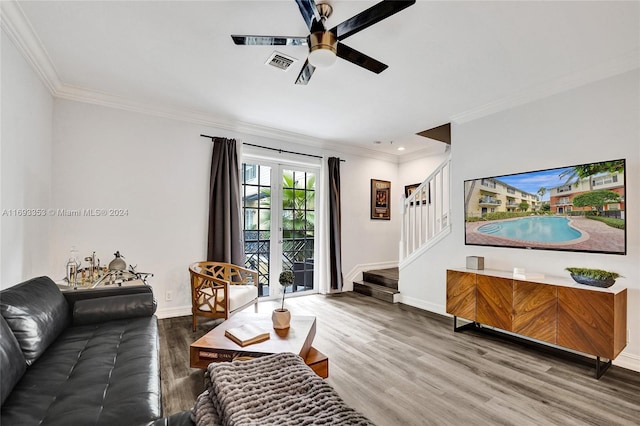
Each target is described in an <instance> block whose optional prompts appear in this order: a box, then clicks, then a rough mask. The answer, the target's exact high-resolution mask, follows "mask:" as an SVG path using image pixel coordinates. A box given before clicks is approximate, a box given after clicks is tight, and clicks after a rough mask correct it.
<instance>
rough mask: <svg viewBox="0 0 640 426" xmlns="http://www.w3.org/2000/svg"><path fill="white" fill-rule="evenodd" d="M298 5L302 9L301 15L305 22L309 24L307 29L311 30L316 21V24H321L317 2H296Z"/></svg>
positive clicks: (303, 0)
mask: <svg viewBox="0 0 640 426" xmlns="http://www.w3.org/2000/svg"><path fill="white" fill-rule="evenodd" d="M296 3H297V4H298V7H299V8H300V13H301V14H302V18H303V19H304V22H306V23H307V27H308V28H309V30H311V25H313V20H314V19H315V20H316V22H320V13H318V8H317V7H316V2H315V1H314V0H296Z"/></svg>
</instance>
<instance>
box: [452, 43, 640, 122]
mask: <svg viewBox="0 0 640 426" xmlns="http://www.w3.org/2000/svg"><path fill="white" fill-rule="evenodd" d="M638 68H640V52H639V51H638V50H633V51H631V52H628V53H627V54H625V55H622V56H619V57H618V58H615V59H614V60H611V61H607V62H603V63H600V64H598V65H596V66H594V67H591V68H589V69H586V70H581V71H578V72H575V73H572V74H568V75H565V76H564V77H561V78H558V79H555V80H552V81H547V82H544V83H541V84H538V85H535V86H531V87H529V88H526V89H523V90H521V91H519V92H517V93H515V94H513V95H510V96H506V97H504V98H502V99H499V100H497V101H494V102H490V103H488V104H485V105H482V106H479V107H477V108H472V109H470V110H468V111H465V112H463V113H460V114H456V115H454V116H452V117H451V122H455V123H456V124H462V123H466V122H469V121H473V120H476V119H478V118H482V117H486V116H488V115H491V114H495V113H497V112H501V111H505V110H507V109H511V108H515V107H517V106H520V105H524V104H527V103H530V102H533V101H536V100H539V99H543V98H546V97H549V96H552V95H555V94H558V93H561V92H565V91H567V90H571V89H575V88H577V87H580V86H584V85H586V84H589V83H593V82H595V81H598V80H603V79H605V78H609V77H613V76H615V75H618V74H623V73H625V72H628V71H632V70H634V69H638Z"/></svg>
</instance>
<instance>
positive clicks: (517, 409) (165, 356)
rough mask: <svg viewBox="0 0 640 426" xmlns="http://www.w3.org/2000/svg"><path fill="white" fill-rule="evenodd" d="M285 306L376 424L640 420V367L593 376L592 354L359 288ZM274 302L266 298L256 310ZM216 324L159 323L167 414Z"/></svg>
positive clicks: (183, 395)
mask: <svg viewBox="0 0 640 426" xmlns="http://www.w3.org/2000/svg"><path fill="white" fill-rule="evenodd" d="M285 304H286V306H287V307H288V308H289V310H291V311H292V313H293V314H299V315H315V316H316V317H317V333H316V338H315V340H314V346H315V347H316V348H318V349H319V350H320V351H321V352H323V353H325V354H326V355H328V356H329V378H328V379H327V381H328V382H329V383H330V384H331V385H332V386H333V387H334V388H335V389H336V391H337V392H338V393H339V394H340V395H341V396H342V398H343V399H344V400H345V402H346V403H347V404H349V405H350V406H352V407H353V408H355V409H357V410H358V411H360V412H362V413H363V414H364V415H366V416H367V417H369V418H370V419H371V420H372V421H373V422H374V423H376V424H377V425H378V426H386V425H389V426H396V425H474V426H475V425H518V426H521V425H535V426H540V425H639V424H640V373H638V372H634V371H631V370H626V369H624V368H620V367H617V366H612V367H611V369H609V371H607V372H606V373H605V375H604V376H603V377H602V378H601V379H600V380H596V379H595V378H594V377H593V374H594V365H593V363H592V360H591V359H587V358H584V357H580V356H577V355H572V354H567V353H566V352H564V351H558V350H553V349H547V348H544V347H540V346H535V345H534V346H531V345H530V344H528V343H525V342H521V341H511V340H509V339H506V338H504V337H503V336H501V335H499V334H495V333H491V332H479V331H473V330H470V331H464V332H461V333H454V332H453V331H452V320H451V318H447V317H444V316H440V315H436V314H432V313H428V312H424V311H421V310H419V309H415V308H412V307H409V306H406V305H401V304H395V305H394V304H389V303H386V302H381V301H379V300H376V299H373V298H370V297H366V296H362V295H359V294H356V293H344V294H337V295H328V296H324V295H314V296H305V297H292V298H288V299H287V300H286V302H285ZM275 306H276V303H275V302H261V303H260V304H259V311H260V312H271V311H272V310H273V309H274V308H275ZM248 309H249V310H253V307H250V308H248ZM219 322H220V320H215V321H206V320H199V323H198V329H197V331H196V332H192V331H191V317H190V316H186V317H179V318H169V319H163V320H160V348H161V351H160V357H161V360H160V361H161V374H162V393H163V396H162V399H163V406H164V414H165V415H169V414H172V413H175V412H178V411H181V410H185V409H190V408H191V407H192V406H193V403H194V401H195V398H196V396H197V395H198V394H199V393H200V392H202V390H203V371H202V370H198V369H191V368H189V344H190V343H192V342H193V341H195V340H196V339H198V338H199V337H200V336H202V335H203V334H205V333H206V332H207V331H209V330H210V329H211V328H212V327H214V326H215V325H217V324H218V323H219Z"/></svg>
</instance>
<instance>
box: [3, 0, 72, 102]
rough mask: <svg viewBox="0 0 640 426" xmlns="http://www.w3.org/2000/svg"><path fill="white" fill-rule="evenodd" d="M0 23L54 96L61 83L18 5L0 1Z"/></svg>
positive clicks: (4, 0) (13, 2)
mask: <svg viewBox="0 0 640 426" xmlns="http://www.w3.org/2000/svg"><path fill="white" fill-rule="evenodd" d="M0 25H1V26H2V30H3V31H4V32H5V34H6V35H7V36H8V37H9V39H10V40H11V41H12V42H13V44H15V46H16V47H17V48H18V50H19V51H20V53H22V56H24V58H25V59H26V60H27V62H29V64H30V65H31V66H32V67H33V69H34V70H35V71H36V73H37V74H38V76H39V77H40V79H41V80H42V82H43V83H44V84H45V86H46V87H47V89H49V92H51V94H52V95H54V96H55V93H56V91H57V90H58V89H59V88H60V86H61V85H62V84H61V82H60V78H59V77H58V72H57V71H56V68H55V66H54V65H53V62H52V61H51V58H50V57H49V55H48V54H47V51H46V50H45V49H44V46H43V44H42V41H41V40H40V38H38V36H37V35H36V32H35V31H34V30H33V27H32V26H31V23H30V22H29V20H28V19H27V17H26V16H25V15H24V12H23V11H22V8H21V7H20V5H19V4H18V3H17V2H15V1H13V0H11V1H6V0H3V1H1V2H0Z"/></svg>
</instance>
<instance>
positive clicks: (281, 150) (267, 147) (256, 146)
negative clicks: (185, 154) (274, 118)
mask: <svg viewBox="0 0 640 426" xmlns="http://www.w3.org/2000/svg"><path fill="white" fill-rule="evenodd" d="M200 136H201V137H203V138H209V139H211V141H212V142H213V141H214V139H216V136H209V135H203V134H201V135H200ZM242 145H246V146H252V147H254V148H262V149H270V150H271V151H278V152H279V153H280V154H282V153H283V152H284V153H287V154H295V155H304V156H305V157H313V158H324V157H322V156H321V155H313V154H305V153H304V152H295V151H287V150H285V149H280V148H271V147H269V146H261V145H254V144H252V143H244V142H243V143H242ZM340 161H342V162H345V161H346V160H343V159H342V158H341V159H340Z"/></svg>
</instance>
